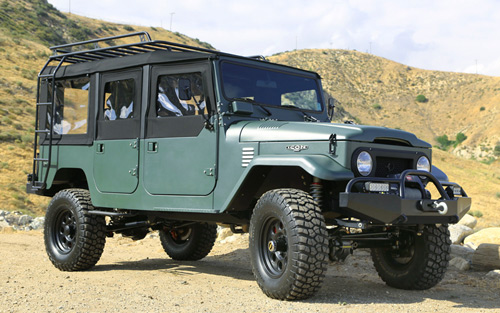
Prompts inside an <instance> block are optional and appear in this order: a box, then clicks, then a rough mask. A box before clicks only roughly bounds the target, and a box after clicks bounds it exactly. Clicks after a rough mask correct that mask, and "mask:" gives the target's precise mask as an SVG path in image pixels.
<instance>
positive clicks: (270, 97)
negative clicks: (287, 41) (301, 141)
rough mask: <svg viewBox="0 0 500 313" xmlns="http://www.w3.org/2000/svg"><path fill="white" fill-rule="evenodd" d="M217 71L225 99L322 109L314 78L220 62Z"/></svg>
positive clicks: (315, 109)
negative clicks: (219, 73)
mask: <svg viewBox="0 0 500 313" xmlns="http://www.w3.org/2000/svg"><path fill="white" fill-rule="evenodd" d="M221 69H222V84H223V92H224V96H225V97H226V99H228V100H249V101H252V102H257V103H259V104H263V105H269V106H276V107H286V108H297V109H301V110H308V111H322V109H323V108H322V98H321V93H320V91H319V87H318V83H317V80H316V79H314V78H311V77H307V76H300V75H294V74H292V73H286V72H278V71H273V70H270V69H264V68H259V67H251V66H246V65H242V64H236V63H230V62H223V63H222V65H221Z"/></svg>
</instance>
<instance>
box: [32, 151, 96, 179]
mask: <svg viewBox="0 0 500 313" xmlns="http://www.w3.org/2000/svg"><path fill="white" fill-rule="evenodd" d="M94 151H95V150H94V147H93V146H70V145H61V146H53V147H52V162H51V166H50V171H49V176H48V178H47V188H50V187H51V186H52V182H53V181H54V177H55V175H56V173H57V171H58V170H62V169H72V168H76V169H81V170H83V172H84V173H85V176H86V177H87V181H88V182H89V185H91V184H92V182H93V177H92V176H93V175H92V171H93V161H94ZM47 155H48V148H47V146H42V147H41V157H47ZM46 171H47V167H45V166H42V167H41V171H40V175H41V177H44V175H45V173H46Z"/></svg>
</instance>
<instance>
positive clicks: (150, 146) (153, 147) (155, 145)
mask: <svg viewBox="0 0 500 313" xmlns="http://www.w3.org/2000/svg"><path fill="white" fill-rule="evenodd" d="M148 152H158V143H157V142H155V141H150V142H148Z"/></svg>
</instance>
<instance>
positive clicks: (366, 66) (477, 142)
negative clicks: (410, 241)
mask: <svg viewBox="0 0 500 313" xmlns="http://www.w3.org/2000/svg"><path fill="white" fill-rule="evenodd" d="M269 59H270V61H272V62H276V63H281V64H286V65H290V66H294V67H299V68H303V69H306V70H311V71H316V72H318V73H319V74H320V75H321V77H322V78H323V88H324V89H325V91H326V92H327V93H328V94H329V95H330V96H332V97H333V98H335V99H336V100H337V103H336V105H337V115H336V117H335V119H336V121H342V120H355V121H356V122H358V123H363V124H370V125H379V126H387V127H392V128H399V129H402V130H406V131H409V132H412V133H415V134H416V135H417V136H419V137H420V138H422V139H424V140H426V141H428V142H430V143H432V144H434V145H438V144H439V143H438V142H437V141H436V138H437V137H439V136H442V135H447V137H448V138H449V140H450V141H451V140H455V138H456V135H457V134H458V133H463V134H465V135H466V136H467V139H466V140H465V141H463V142H462V143H461V144H458V145H457V146H456V147H455V148H454V147H453V144H450V147H448V149H445V150H448V151H447V152H445V151H441V150H440V149H434V164H435V165H436V166H438V167H439V168H441V169H443V170H444V171H445V172H446V173H447V174H448V175H449V177H450V180H452V181H456V182H458V183H460V184H462V185H463V186H464V187H465V189H466V190H467V192H468V193H469V195H470V196H472V197H473V211H474V212H473V213H475V214H476V215H481V214H482V215H483V217H482V218H480V222H479V226H480V227H485V226H491V225H497V226H498V225H500V166H499V165H500V160H499V157H500V123H499V122H498V121H499V120H500V77H489V76H482V75H473V74H463V73H449V72H439V71H428V70H421V69H417V68H413V67H409V66H405V65H403V64H399V63H396V62H393V61H390V60H387V59H384V58H381V57H376V56H374V55H371V54H367V53H361V52H357V51H346V50H299V51H292V52H285V53H281V54H277V55H274V56H271V57H269ZM418 95H424V96H425V98H426V99H427V101H425V102H418V101H416V98H417V96H418ZM450 152H453V153H454V155H453V154H451V153H450ZM457 156H460V157H457Z"/></svg>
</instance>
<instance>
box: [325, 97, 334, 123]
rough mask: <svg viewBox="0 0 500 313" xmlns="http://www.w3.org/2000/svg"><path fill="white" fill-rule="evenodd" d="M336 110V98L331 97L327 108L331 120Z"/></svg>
mask: <svg viewBox="0 0 500 313" xmlns="http://www.w3.org/2000/svg"><path fill="white" fill-rule="evenodd" d="M334 112H335V99H333V98H329V99H328V109H327V114H328V118H329V119H330V121H331V120H332V118H333V113H334Z"/></svg>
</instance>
